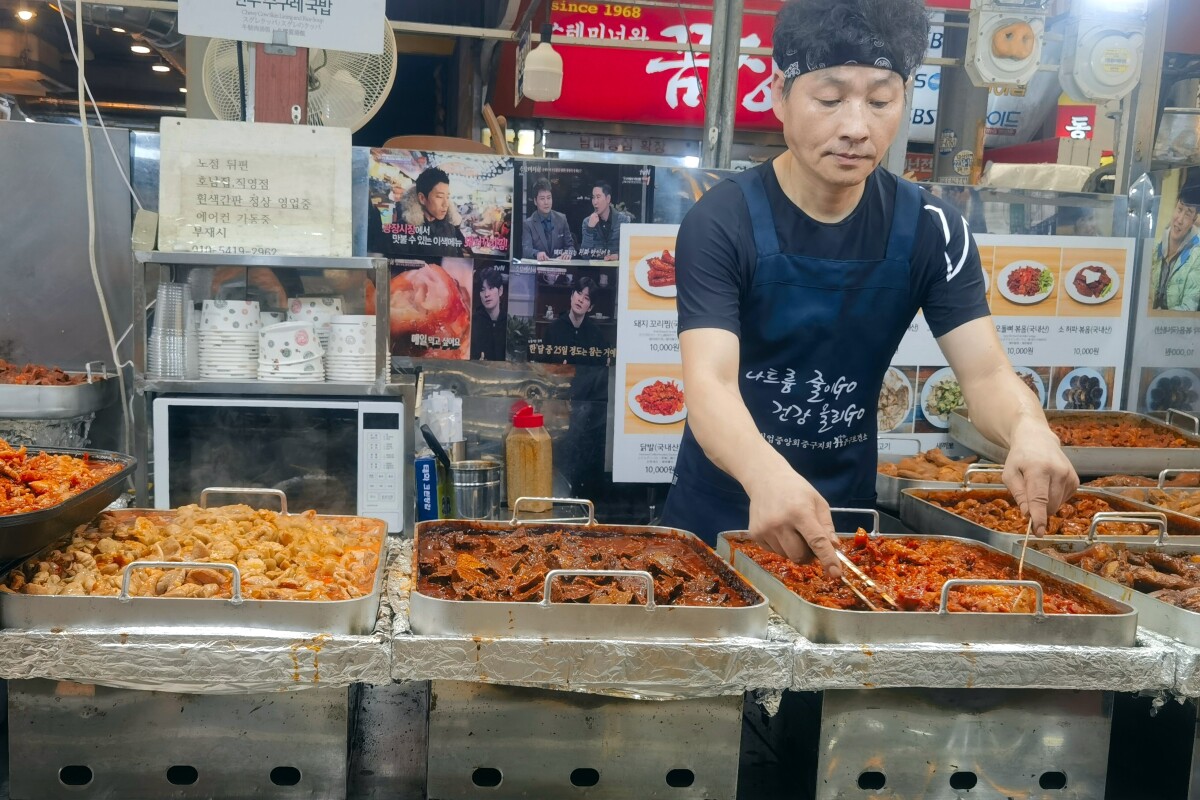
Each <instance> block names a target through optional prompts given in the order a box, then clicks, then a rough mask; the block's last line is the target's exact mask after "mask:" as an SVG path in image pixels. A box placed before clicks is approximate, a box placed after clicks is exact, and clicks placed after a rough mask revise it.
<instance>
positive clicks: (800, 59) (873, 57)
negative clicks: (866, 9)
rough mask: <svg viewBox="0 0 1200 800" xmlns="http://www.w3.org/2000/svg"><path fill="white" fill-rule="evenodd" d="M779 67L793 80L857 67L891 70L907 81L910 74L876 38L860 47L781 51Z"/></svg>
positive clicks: (827, 44) (777, 60)
mask: <svg viewBox="0 0 1200 800" xmlns="http://www.w3.org/2000/svg"><path fill="white" fill-rule="evenodd" d="M775 65H776V66H777V67H778V68H779V71H780V72H782V73H783V76H784V77H785V78H787V79H789V80H790V79H792V78H798V77H800V76H801V75H803V74H805V73H807V72H816V71H817V70H819V69H828V68H830V67H843V66H853V65H857V66H863V67H878V68H879V69H886V70H891V71H892V72H895V73H896V74H897V75H899V76H900V79H901V80H904V81H907V80H908V74H909V68H908V67H907V66H906V65H905V64H903V63H902V62H901V61H900V59H898V58H896V57H895V56H893V55H892V53H891V52H889V50H888V47H887V44H886V43H885V42H883V41H881V40H879V39H874V38H867V39H864V40H863V41H861V42H857V43H854V42H847V41H839V42H822V43H821V44H820V45H817V46H815V47H813V48H810V49H809V50H808V51H806V52H800V51H798V50H797V49H795V48H788V49H786V50H784V49H783V48H780V49H778V50H776V51H775Z"/></svg>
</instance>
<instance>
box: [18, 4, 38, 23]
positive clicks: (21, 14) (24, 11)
mask: <svg viewBox="0 0 1200 800" xmlns="http://www.w3.org/2000/svg"><path fill="white" fill-rule="evenodd" d="M36 16H37V14H36V13H35V12H33V11H31V10H30V9H28V8H25V7H24V6H22V7H21V8H18V9H17V19H19V20H21V22H29V21H30V20H31V19H33V18H34V17H36Z"/></svg>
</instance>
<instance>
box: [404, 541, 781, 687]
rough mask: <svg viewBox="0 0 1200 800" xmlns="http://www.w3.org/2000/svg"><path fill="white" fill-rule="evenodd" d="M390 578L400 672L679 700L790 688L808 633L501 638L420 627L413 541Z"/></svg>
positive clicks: (775, 625) (408, 677)
mask: <svg viewBox="0 0 1200 800" xmlns="http://www.w3.org/2000/svg"><path fill="white" fill-rule="evenodd" d="M400 547H401V549H402V551H403V553H404V554H403V555H401V556H400V557H398V558H396V559H395V560H394V561H393V563H392V566H391V570H390V572H389V575H388V585H387V592H386V594H387V595H388V601H389V604H390V606H391V608H392V610H393V611H394V612H395V624H394V632H393V638H392V678H393V679H394V680H396V681H418V680H450V681H472V682H478V683H497V684H507V685H511V686H531V687H539V688H545V689H557V690H560V691H575V692H586V693H590V694H602V695H608V696H612V697H629V698H639V699H654V700H677V699H686V698H696V697H719V696H722V695H735V694H742V693H743V692H746V691H749V690H763V689H776V690H782V689H785V688H787V686H788V684H789V682H790V680H791V677H792V662H793V660H794V656H793V654H794V652H795V651H794V644H793V643H794V641H795V640H796V638H797V637H798V636H799V634H797V633H796V631H795V630H794V629H793V628H791V626H789V625H787V624H786V623H784V622H783V621H782V620H779V619H777V618H776V619H773V620H772V623H771V625H770V629H769V638H768V639H751V638H728V639H707V640H706V639H693V640H660V641H617V640H611V639H606V640H584V639H569V640H564V639H557V640H549V639H539V638H508V637H504V638H492V637H467V636H461V637H460V636H429V635H421V634H414V633H413V632H412V629H411V627H410V626H409V614H408V607H409V593H410V591H411V583H412V575H411V572H412V541H411V540H405V541H403V542H401V543H400Z"/></svg>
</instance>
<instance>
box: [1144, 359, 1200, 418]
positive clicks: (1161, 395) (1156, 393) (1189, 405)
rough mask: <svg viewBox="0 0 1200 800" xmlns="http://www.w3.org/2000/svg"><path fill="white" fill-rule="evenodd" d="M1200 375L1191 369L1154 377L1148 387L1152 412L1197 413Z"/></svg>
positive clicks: (1165, 372) (1170, 371) (1147, 392)
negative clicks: (1174, 410)
mask: <svg viewBox="0 0 1200 800" xmlns="http://www.w3.org/2000/svg"><path fill="white" fill-rule="evenodd" d="M1198 400H1200V375H1197V374H1196V373H1195V372H1192V371H1191V370H1190V369H1168V370H1163V371H1162V372H1160V373H1158V374H1157V375H1155V376H1154V380H1152V381H1150V385H1149V386H1147V387H1146V408H1147V409H1149V410H1150V411H1169V410H1170V409H1172V408H1174V409H1177V410H1179V411H1195V410H1196V409H1197V408H1198V407H1200V403H1198V402H1197V401H1198Z"/></svg>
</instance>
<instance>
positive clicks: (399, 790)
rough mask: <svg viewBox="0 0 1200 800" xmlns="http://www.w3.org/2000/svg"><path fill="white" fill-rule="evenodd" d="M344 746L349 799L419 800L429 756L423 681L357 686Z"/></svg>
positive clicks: (426, 695) (425, 684) (426, 684)
mask: <svg viewBox="0 0 1200 800" xmlns="http://www.w3.org/2000/svg"><path fill="white" fill-rule="evenodd" d="M355 688H356V689H357V691H355V692H353V693H352V697H353V698H354V702H355V708H356V710H357V716H356V719H355V723H354V738H353V744H352V745H351V748H350V753H351V756H350V759H351V760H350V797H351V798H353V799H354V800H424V797H425V763H426V759H427V757H428V754H429V682H428V681H413V682H410V683H392V684H387V685H384V686H370V685H363V686H358V687H355Z"/></svg>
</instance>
